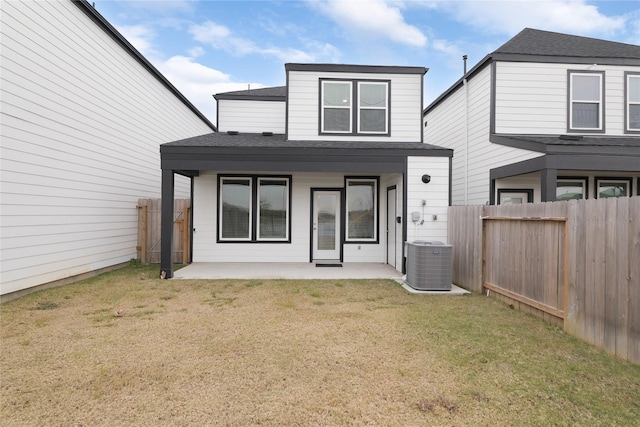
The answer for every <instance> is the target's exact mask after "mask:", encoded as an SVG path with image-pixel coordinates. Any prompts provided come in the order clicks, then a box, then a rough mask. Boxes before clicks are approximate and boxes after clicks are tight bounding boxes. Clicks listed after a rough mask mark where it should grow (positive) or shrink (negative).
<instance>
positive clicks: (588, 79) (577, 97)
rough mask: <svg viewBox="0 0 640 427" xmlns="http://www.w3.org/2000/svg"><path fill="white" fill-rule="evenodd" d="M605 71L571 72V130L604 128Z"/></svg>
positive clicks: (597, 129)
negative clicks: (603, 94)
mask: <svg viewBox="0 0 640 427" xmlns="http://www.w3.org/2000/svg"><path fill="white" fill-rule="evenodd" d="M603 80H604V73H585V72H581V73H579V72H571V73H570V74H569V87H570V90H569V104H570V105H569V130H573V131H600V130H603V126H602V121H603V106H602V99H603V96H602V93H603Z"/></svg>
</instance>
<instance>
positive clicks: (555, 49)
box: [494, 28, 640, 60]
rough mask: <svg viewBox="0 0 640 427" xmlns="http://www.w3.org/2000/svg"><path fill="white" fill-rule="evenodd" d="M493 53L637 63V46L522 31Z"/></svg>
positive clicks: (543, 32)
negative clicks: (632, 61) (626, 60)
mask: <svg viewBox="0 0 640 427" xmlns="http://www.w3.org/2000/svg"><path fill="white" fill-rule="evenodd" d="M494 53H502V54H521V55H544V56H546V55H549V56H567V57H584V58H630V59H638V60H640V46H636V45H632V44H626V43H618V42H612V41H607V40H600V39H594V38H590V37H581V36H573V35H569V34H562V33H554V32H551V31H542V30H535V29H532V28H525V29H524V30H522V31H521V32H520V33H519V34H517V35H516V36H514V37H513V38H512V39H511V40H509V41H507V42H506V43H505V44H503V45H502V46H500V47H499V48H498V49H497V50H496V51H495V52H494Z"/></svg>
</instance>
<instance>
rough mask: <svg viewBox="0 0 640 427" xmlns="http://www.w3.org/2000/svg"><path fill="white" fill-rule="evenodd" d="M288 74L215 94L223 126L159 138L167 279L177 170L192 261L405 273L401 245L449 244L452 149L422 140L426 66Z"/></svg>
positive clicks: (312, 68)
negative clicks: (282, 82) (189, 193)
mask: <svg viewBox="0 0 640 427" xmlns="http://www.w3.org/2000/svg"><path fill="white" fill-rule="evenodd" d="M285 70H286V81H287V85H286V87H274V88H266V89H256V90H247V91H239V92H231V93H223V94H218V95H216V97H215V98H216V100H217V103H218V105H217V107H218V120H219V121H218V127H219V129H220V132H214V133H210V134H208V135H203V136H200V137H194V138H189V139H183V140H179V141H175V142H172V143H168V144H163V145H162V146H161V149H160V151H161V158H162V175H163V187H162V197H163V208H162V221H163V225H162V261H161V264H162V265H161V269H162V271H164V272H165V274H166V275H167V277H172V275H173V266H172V264H171V256H170V254H171V245H172V232H171V221H172V219H171V206H172V203H173V202H172V200H173V197H174V195H173V191H174V190H173V186H174V185H173V180H174V176H175V175H176V174H179V175H185V176H188V177H192V179H193V197H192V200H193V230H192V231H193V252H192V253H193V261H194V262H239V261H243V262H306V263H309V262H324V263H337V262H342V261H344V262H370V263H388V264H390V265H392V266H393V267H394V268H396V269H397V270H402V269H403V258H404V257H403V255H404V242H405V241H407V240H409V241H411V240H414V239H422V240H439V241H446V238H447V236H446V231H447V228H446V214H447V207H448V205H449V201H450V199H449V197H450V194H449V176H450V166H451V156H452V150H449V149H444V148H441V147H436V146H433V145H429V144H425V143H423V140H422V109H423V102H422V97H423V95H422V94H423V79H424V74H425V73H426V71H427V69H426V68H423V67H399V66H366V65H337V64H286V65H285ZM425 182H428V183H425ZM412 218H413V219H412Z"/></svg>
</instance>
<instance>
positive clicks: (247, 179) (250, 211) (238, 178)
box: [218, 176, 253, 242]
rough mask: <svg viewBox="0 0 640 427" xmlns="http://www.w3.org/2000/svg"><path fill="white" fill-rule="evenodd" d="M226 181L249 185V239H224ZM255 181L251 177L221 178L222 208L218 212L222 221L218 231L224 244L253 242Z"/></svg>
mask: <svg viewBox="0 0 640 427" xmlns="http://www.w3.org/2000/svg"><path fill="white" fill-rule="evenodd" d="M225 181H247V182H248V183H249V228H248V229H249V235H248V236H247V237H223V234H222V230H223V227H224V217H223V214H222V212H223V210H224V183H225ZM252 194H253V180H252V179H251V177H246V176H228V177H221V178H220V196H219V198H220V203H219V204H220V206H219V211H218V215H220V220H219V221H218V224H219V226H218V227H219V230H218V233H219V234H218V235H219V236H220V238H219V240H220V241H222V242H227V241H233V242H241V241H246V242H250V241H251V224H252V223H253V197H252Z"/></svg>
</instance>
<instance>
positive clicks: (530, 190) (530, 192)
mask: <svg viewBox="0 0 640 427" xmlns="http://www.w3.org/2000/svg"><path fill="white" fill-rule="evenodd" d="M497 193H498V203H497V204H498V205H501V204H502V195H503V194H509V193H524V194H526V195H527V203H533V188H498V192H497Z"/></svg>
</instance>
